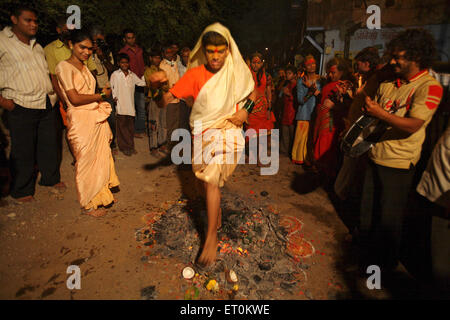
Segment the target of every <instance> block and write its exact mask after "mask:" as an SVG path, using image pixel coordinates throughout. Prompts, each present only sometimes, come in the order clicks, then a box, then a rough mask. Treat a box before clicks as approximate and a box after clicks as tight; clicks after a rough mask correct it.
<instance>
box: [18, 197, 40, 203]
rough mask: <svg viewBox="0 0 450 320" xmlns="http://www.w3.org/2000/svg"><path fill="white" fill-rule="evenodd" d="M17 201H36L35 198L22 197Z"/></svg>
mask: <svg viewBox="0 0 450 320" xmlns="http://www.w3.org/2000/svg"><path fill="white" fill-rule="evenodd" d="M15 200H16V201H19V202H33V201H35V200H34V197H33V196H26V197H21V198H17V199H15Z"/></svg>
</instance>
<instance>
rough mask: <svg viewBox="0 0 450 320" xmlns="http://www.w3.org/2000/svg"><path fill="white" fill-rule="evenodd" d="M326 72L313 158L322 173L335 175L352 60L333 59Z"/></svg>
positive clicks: (346, 105)
mask: <svg viewBox="0 0 450 320" xmlns="http://www.w3.org/2000/svg"><path fill="white" fill-rule="evenodd" d="M327 72H328V77H329V80H330V82H329V83H328V84H327V85H326V86H325V87H324V88H323V90H322V98H321V101H320V103H319V105H318V106H317V116H316V121H315V126H314V160H315V162H316V163H315V164H316V166H317V169H319V171H320V172H321V173H323V174H325V176H326V177H327V178H329V179H334V178H335V177H336V174H337V170H338V163H339V143H338V138H339V136H340V135H341V133H342V132H343V130H344V117H345V116H346V114H347V111H348V108H349V106H350V104H349V102H351V100H350V98H351V96H352V94H351V89H352V88H353V83H354V79H353V76H352V73H351V68H350V64H349V63H348V62H347V61H346V60H344V59H342V58H333V59H331V60H330V61H329V62H328V63H327Z"/></svg>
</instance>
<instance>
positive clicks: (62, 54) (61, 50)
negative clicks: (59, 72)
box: [44, 39, 97, 74]
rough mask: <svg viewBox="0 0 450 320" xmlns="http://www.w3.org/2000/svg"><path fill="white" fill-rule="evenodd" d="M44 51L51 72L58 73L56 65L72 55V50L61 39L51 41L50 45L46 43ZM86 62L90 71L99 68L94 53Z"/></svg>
mask: <svg viewBox="0 0 450 320" xmlns="http://www.w3.org/2000/svg"><path fill="white" fill-rule="evenodd" d="M44 52H45V58H46V59H47V64H48V70H49V71H50V74H56V73H55V69H56V65H57V64H58V63H60V62H61V61H64V60H67V59H69V58H70V56H71V55H72V50H70V49H69V48H68V47H66V46H65V45H64V43H63V42H62V41H61V40H59V39H56V40H55V41H53V42H50V43H49V44H48V45H46V46H45V48H44ZM84 63H85V64H86V66H87V67H88V69H89V70H90V71H94V70H96V69H97V66H96V65H95V62H94V60H93V59H92V55H91V56H90V57H89V59H88V60H87V61H85V62H84Z"/></svg>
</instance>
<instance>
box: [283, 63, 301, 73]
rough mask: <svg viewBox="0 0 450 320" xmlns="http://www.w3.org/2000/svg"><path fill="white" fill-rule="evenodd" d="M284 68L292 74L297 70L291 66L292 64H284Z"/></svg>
mask: <svg viewBox="0 0 450 320" xmlns="http://www.w3.org/2000/svg"><path fill="white" fill-rule="evenodd" d="M284 70H285V71H286V72H288V71H291V72H292V73H293V74H296V73H297V71H298V69H297V68H296V67H295V66H293V65H292V64H290V65H288V66H286V68H284Z"/></svg>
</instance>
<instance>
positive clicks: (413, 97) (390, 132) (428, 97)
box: [369, 70, 442, 169]
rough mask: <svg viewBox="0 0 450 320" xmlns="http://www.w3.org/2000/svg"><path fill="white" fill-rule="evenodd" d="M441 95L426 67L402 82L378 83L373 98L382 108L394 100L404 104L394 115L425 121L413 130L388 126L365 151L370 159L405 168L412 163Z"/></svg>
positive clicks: (383, 164) (418, 151) (390, 104)
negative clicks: (376, 141) (367, 150)
mask: <svg viewBox="0 0 450 320" xmlns="http://www.w3.org/2000/svg"><path fill="white" fill-rule="evenodd" d="M441 98H442V86H441V85H440V84H439V82H438V81H437V80H435V79H434V78H433V77H432V76H430V75H429V74H428V71H427V70H423V71H421V72H419V73H418V74H417V75H415V76H414V77H413V78H411V79H410V80H409V81H407V82H406V83H403V84H400V83H398V82H397V81H393V82H385V83H382V84H381V85H380V87H379V89H378V93H377V96H376V99H377V101H378V103H379V104H380V105H381V106H382V107H383V108H384V109H386V110H389V109H390V108H391V107H392V105H393V104H394V103H397V105H398V106H405V107H404V108H401V109H399V110H398V111H397V112H396V113H395V115H397V116H399V117H411V118H416V119H421V120H423V121H425V123H424V124H423V125H422V127H421V128H420V129H419V130H418V131H416V132H415V133H413V134H407V133H404V132H402V131H400V130H398V129H395V128H392V127H388V129H387V131H386V132H385V133H384V135H383V136H382V137H381V139H380V141H379V142H378V143H376V144H375V145H374V146H373V148H372V149H371V150H370V151H369V157H370V159H372V161H373V162H375V163H376V164H379V165H382V166H386V167H391V168H398V169H409V167H410V165H411V164H413V165H416V164H417V162H418V161H419V159H420V153H421V150H422V144H423V141H424V140H425V129H426V127H427V125H428V123H430V121H431V118H432V117H433V114H434V113H435V112H436V109H437V107H438V105H439V103H440V101H441Z"/></svg>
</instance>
